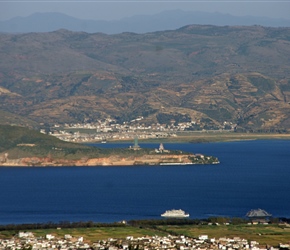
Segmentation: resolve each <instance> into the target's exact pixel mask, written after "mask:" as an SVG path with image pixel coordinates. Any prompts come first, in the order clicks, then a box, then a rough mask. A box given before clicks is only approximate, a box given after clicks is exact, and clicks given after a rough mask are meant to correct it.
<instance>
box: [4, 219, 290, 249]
mask: <svg viewBox="0 0 290 250" xmlns="http://www.w3.org/2000/svg"><path fill="white" fill-rule="evenodd" d="M22 231H23V230H22ZM28 231H30V232H33V233H34V235H35V236H37V237H39V236H45V235H46V234H53V235H55V236H57V237H63V236H64V235H65V234H70V235H72V236H74V237H80V236H83V237H84V239H85V241H87V242H89V243H93V242H96V241H98V240H107V239H108V238H116V239H124V238H126V236H133V237H139V236H145V235H149V236H153V235H158V236H165V235H168V234H175V235H185V236H188V237H193V238H197V237H198V236H199V235H201V234H206V235H208V236H209V237H210V238H216V239H218V238H220V237H228V238H233V237H240V238H243V239H246V240H249V241H250V240H254V241H257V242H259V243H260V245H271V246H278V245H279V243H284V244H286V243H289V242H290V225H278V224H269V225H248V224H240V225H232V224H231V225H219V226H215V225H164V226H153V227H151V226H148V227H140V226H139V227H138V226H137V227H133V226H120V227H116V226H108V227H103V226H102V227H92V228H66V229H60V228H59V229H37V230H28ZM16 233H17V231H1V232H0V238H10V237H12V236H13V235H14V234H16Z"/></svg>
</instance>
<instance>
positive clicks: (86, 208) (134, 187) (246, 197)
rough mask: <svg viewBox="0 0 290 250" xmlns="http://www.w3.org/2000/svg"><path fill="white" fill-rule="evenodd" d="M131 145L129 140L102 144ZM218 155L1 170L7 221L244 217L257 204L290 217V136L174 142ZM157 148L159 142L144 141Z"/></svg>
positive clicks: (0, 202) (0, 196)
mask: <svg viewBox="0 0 290 250" xmlns="http://www.w3.org/2000/svg"><path fill="white" fill-rule="evenodd" d="M94 146H100V147H127V146H129V144H122V143H120V144H110V143H107V144H97V145H94ZM164 146H165V148H166V149H180V150H184V151H188V152H193V153H203V154H207V155H214V156H217V157H218V158H219V160H220V162H221V163H220V164H218V165H193V166H189V165H186V166H137V167H132V166H130V167H55V168H50V167H45V168H44V167H42V168H41V167H39V168H38V167H35V168H26V167H17V168H6V167H2V168H0V224H11V223H13V224H21V223H45V222H61V221H94V222H115V221H120V220H132V219H151V218H152V219H159V218H161V217H160V214H161V213H163V212H164V211H165V210H168V209H179V208H180V209H183V210H185V211H186V212H188V213H189V214H190V218H207V217H209V216H227V217H244V216H245V214H246V213H247V212H248V211H249V210H251V209H256V208H261V209H265V210H266V211H267V212H269V213H271V214H273V216H274V217H288V218H290V141H288V140H257V141H241V142H225V143H205V144H191V143H180V144H177V143H168V144H164ZM141 147H150V148H157V147H158V144H149V143H147V144H141Z"/></svg>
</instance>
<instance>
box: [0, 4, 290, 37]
mask: <svg viewBox="0 0 290 250" xmlns="http://www.w3.org/2000/svg"><path fill="white" fill-rule="evenodd" d="M188 24H200V25H217V26H235V25H237V26H245V25H246V26H249V25H262V26H269V27H289V26H290V20H288V19H282V18H280V19H279V18H267V17H253V16H232V15H230V14H222V13H219V12H214V13H208V12H200V11H183V10H170V11H164V12H160V13H158V14H154V15H136V16H131V17H125V18H122V19H119V20H111V21H104V20H87V19H79V18H75V17H72V16H69V15H66V14H62V13H58V12H44V13H34V14H31V15H29V16H27V17H15V18H11V19H9V20H5V21H0V32H6V33H28V32H52V31H56V30H58V29H68V30H71V31H84V32H88V33H97V32H101V33H106V34H118V33H122V32H134V33H147V32H155V31H163V30H174V29H178V28H180V27H182V26H185V25H188Z"/></svg>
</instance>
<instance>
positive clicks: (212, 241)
mask: <svg viewBox="0 0 290 250" xmlns="http://www.w3.org/2000/svg"><path fill="white" fill-rule="evenodd" d="M57 230H61V228H58V229H57ZM0 249H1V250H2V249H3V250H4V249H11V250H14V249H33V250H37V249H63V250H65V249H96V250H105V249H108V250H121V249H124V250H130V249H144V250H151V249H152V250H153V249H155V250H156V249H171V250H175V249H176V250H177V249H179V250H190V249H200V250H201V249H222V250H231V249H251V250H259V249H268V250H269V249H270V250H275V249H290V244H282V243H280V244H279V246H277V247H272V246H264V245H260V244H259V242H257V241H254V240H246V239H242V238H240V237H234V238H228V237H219V238H210V237H209V236H208V235H199V236H198V237H196V238H191V237H187V236H184V235H179V236H173V235H167V236H157V235H155V236H148V235H147V236H141V237H133V236H127V237H126V238H124V239H117V238H108V239H105V240H97V241H95V242H90V241H87V240H85V238H84V237H83V236H72V235H70V234H65V235H64V236H63V237H56V236H55V235H53V234H46V235H45V236H43V237H36V236H35V235H34V234H33V233H32V232H19V233H18V234H16V235H15V236H14V237H13V238H10V239H0Z"/></svg>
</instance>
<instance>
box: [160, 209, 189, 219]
mask: <svg viewBox="0 0 290 250" xmlns="http://www.w3.org/2000/svg"><path fill="white" fill-rule="evenodd" d="M161 216H162V217H168V218H186V217H189V214H186V213H185V212H184V211H183V210H181V209H172V210H167V211H165V213H163V214H161Z"/></svg>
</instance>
